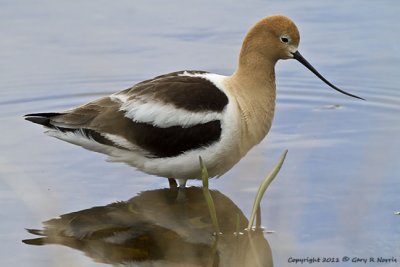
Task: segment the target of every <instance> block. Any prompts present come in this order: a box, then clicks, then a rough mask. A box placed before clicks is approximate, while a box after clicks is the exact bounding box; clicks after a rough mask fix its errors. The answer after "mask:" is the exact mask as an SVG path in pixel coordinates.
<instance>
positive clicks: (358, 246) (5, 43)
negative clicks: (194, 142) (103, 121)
mask: <svg viewBox="0 0 400 267" xmlns="http://www.w3.org/2000/svg"><path fill="white" fill-rule="evenodd" d="M0 7H1V8H0V18H1V23H0V32H1V41H0V59H1V64H0V80H1V83H0V123H1V139H0V149H1V153H0V190H1V193H0V198H1V203H2V204H1V209H0V216H1V219H2V223H1V224H0V236H1V239H2V241H3V243H2V244H3V245H2V246H1V250H0V259H1V260H0V262H1V265H2V266H9V265H11V264H13V265H14V266H101V265H105V264H104V263H98V262H95V261H93V259H96V257H93V255H89V254H87V255H84V254H83V253H82V252H79V251H77V250H72V249H69V248H66V247H65V246H56V245H53V246H42V247H34V246H28V245H26V244H24V243H22V242H21V240H25V239H29V238H34V237H35V236H33V235H31V234H29V233H27V232H26V231H25V230H24V228H34V229H41V228H42V224H41V222H42V221H45V220H49V219H51V218H54V217H57V216H59V215H61V214H66V213H70V212H74V211H81V210H84V209H89V208H91V207H94V206H105V205H107V204H109V203H112V202H115V201H125V200H128V199H131V198H135V197H138V193H140V192H142V191H150V192H152V191H154V190H157V189H160V188H164V187H166V186H167V183H166V181H165V180H164V179H163V178H157V177H150V176H148V175H145V174H142V173H140V172H137V171H135V170H134V169H132V168H130V167H128V166H125V165H122V164H110V163H106V162H104V159H105V157H104V156H102V155H99V154H96V153H93V152H88V151H85V150H83V149H81V148H79V147H75V146H72V145H70V144H67V143H63V142H60V141H59V140H56V139H53V138H50V137H47V136H45V135H44V134H43V133H42V130H41V129H40V128H39V127H38V126H37V125H33V124H31V123H28V122H26V121H24V120H23V119H22V117H21V116H22V115H23V114H26V113H30V112H41V111H57V110H62V109H66V108H69V107H71V106H74V105H78V104H81V103H84V102H86V101H89V100H92V99H94V98H97V97H100V96H103V95H106V94H108V93H111V92H114V91H117V90H120V89H124V88H126V87H128V86H130V85H132V84H134V83H136V82H138V81H141V80H143V79H146V78H150V77H153V76H155V75H158V74H160V73H167V72H170V71H176V70H182V69H200V70H207V71H212V72H217V73H221V74H230V73H231V72H232V71H233V69H234V67H235V63H236V60H237V54H238V52H239V48H240V43H241V41H242V38H243V35H244V34H245V32H246V31H247V29H248V28H249V27H250V26H251V25H252V24H253V23H254V22H256V21H257V20H258V19H260V18H261V17H263V16H265V15H269V14H275V13H282V14H285V15H288V16H290V17H291V18H292V19H293V20H294V21H295V22H296V23H297V25H298V27H299V29H300V32H301V36H302V41H301V44H300V51H301V52H302V54H303V55H304V56H305V57H306V58H307V59H308V60H309V61H310V62H311V63H312V64H313V65H314V66H315V67H316V68H317V69H318V70H319V71H320V72H321V73H322V74H324V75H325V76H326V77H327V78H328V79H329V80H331V81H332V82H333V83H335V84H336V85H337V86H339V87H341V88H343V89H345V90H347V91H349V92H351V93H354V94H356V95H359V96H362V97H364V98H366V99H367V101H358V100H355V99H351V98H348V97H346V96H343V95H341V94H338V93H336V92H334V91H333V90H330V89H329V88H327V86H326V85H325V84H323V83H322V82H321V81H319V80H318V79H317V78H316V77H314V76H313V75H312V74H311V73H310V72H309V71H308V70H306V69H305V68H304V67H303V66H301V65H300V64H298V63H297V62H294V61H285V62H280V63H278V65H277V87H278V100H277V109H276V117H275V120H274V123H273V127H272V129H271V131H270V133H269V135H268V137H267V138H266V139H265V140H264V141H263V142H262V143H261V144H260V145H259V146H257V147H256V148H254V149H253V150H252V151H251V152H250V153H249V154H248V155H247V156H246V157H245V158H244V159H243V160H242V161H241V162H240V163H239V164H238V165H237V166H235V167H234V168H233V169H232V170H231V171H230V172H228V173H227V174H225V175H224V176H223V177H222V178H221V179H218V180H213V181H211V188H214V189H216V190H218V193H219V194H222V195H223V196H224V197H226V198H228V199H227V201H228V200H229V203H231V204H232V205H234V206H235V205H236V206H237V207H236V208H237V210H235V212H234V213H238V211H241V212H242V213H243V216H244V217H243V218H242V217H241V218H242V219H243V220H244V221H245V220H246V218H245V217H247V218H248V216H249V215H250V211H251V208H252V202H253V199H254V196H255V193H256V190H257V188H258V185H259V184H260V182H261V181H262V179H263V177H264V176H265V175H266V174H267V173H268V171H269V170H270V169H271V168H272V166H273V165H274V163H275V162H276V160H277V159H278V157H279V155H280V154H281V153H282V152H283V151H284V149H289V153H288V156H287V159H286V161H285V164H284V166H283V168H282V170H281V172H280V174H279V175H278V177H277V179H276V180H275V181H274V182H273V183H272V185H271V187H270V188H269V189H268V191H267V193H266V196H265V198H264V199H263V202H262V204H261V208H262V224H263V226H264V227H265V229H266V230H272V231H274V233H272V234H266V233H265V234H264V235H263V237H262V240H264V241H265V242H264V241H262V242H261V243H262V244H263V246H265V244H266V245H267V246H269V247H270V249H271V251H272V261H273V263H274V266H296V265H298V264H294V263H288V259H289V258H290V257H292V258H305V257H321V258H322V257H334V258H336V257H337V258H339V260H340V261H341V260H342V258H343V257H349V258H350V260H351V259H353V258H354V257H359V258H367V259H369V258H370V257H384V258H392V257H395V258H396V259H397V261H398V262H400V246H399V237H400V227H399V225H400V217H399V216H396V215H394V212H396V211H398V210H400V204H399V203H400V194H398V191H399V189H400V182H399V181H400V180H399V177H400V164H399V156H398V153H399V152H400V142H399V140H398V137H399V134H400V116H399V112H400V90H399V88H400V78H399V75H398V73H399V70H400V45H399V44H400V36H399V35H398V34H396V33H397V32H398V25H397V21H398V14H399V12H400V5H399V4H396V3H394V2H393V1H379V2H377V1H361V0H350V1H346V2H343V3H341V4H338V3H337V2H334V1H330V2H327V1H316V0H313V1H307V2H306V3H301V4H300V3H293V2H289V1H282V2H280V3H276V2H273V1H255V0H253V1H243V2H242V3H237V4H232V3H231V2H229V1H219V2H218V4H216V3H215V2H208V1H199V2H193V3H190V4H189V3H186V4H183V6H182V4H178V3H175V2H171V1H169V2H168V3H167V4H165V3H164V1H146V3H145V2H142V3H136V2H135V3H134V2H132V1H118V3H113V4H111V2H108V1H85V2H82V3H79V4H76V3H72V2H63V3H61V2H59V1H58V2H55V1H18V2H17V1H14V2H11V1H9V2H0ZM205 18H206V19H205ZM190 185H199V183H198V182H190ZM227 205H228V204H227ZM202 214H203V215H204V216H206V215H207V214H204V212H203V213H202ZM199 216H200V215H199ZM160 220H161V219H160ZM161 226H162V225H161ZM186 235H189V236H190V234H187V233H186ZM202 235H205V236H207V234H204V233H202ZM185 240H186V241H187V240H188V239H187V238H186V239H185ZM228 244H229V243H228ZM268 244H269V245H268ZM209 245H212V244H209ZM228 248H229V246H228ZM261 248H262V246H261ZM264 249H265V248H264ZM265 251H268V249H266V250H265ZM92 258H93V259H92ZM97 260H99V259H97ZM398 264H399V263H392V264H386V265H385V264H382V263H380V264H374V263H371V262H369V263H368V264H367V266H398ZM332 265H334V266H349V265H350V264H349V263H344V262H339V263H335V264H329V263H326V264H319V265H315V264H314V266H332ZM360 265H361V263H360Z"/></svg>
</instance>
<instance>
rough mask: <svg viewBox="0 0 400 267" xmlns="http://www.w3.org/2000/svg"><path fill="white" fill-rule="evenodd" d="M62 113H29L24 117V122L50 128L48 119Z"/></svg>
mask: <svg viewBox="0 0 400 267" xmlns="http://www.w3.org/2000/svg"><path fill="white" fill-rule="evenodd" d="M61 114H62V113H55V112H47V113H31V114H26V115H24V117H25V120H27V121H30V122H33V123H37V124H40V125H43V126H46V127H52V125H51V124H50V118H51V117H54V116H58V115H61Z"/></svg>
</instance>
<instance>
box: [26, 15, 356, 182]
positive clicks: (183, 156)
mask: <svg viewBox="0 0 400 267" xmlns="http://www.w3.org/2000/svg"><path fill="white" fill-rule="evenodd" d="M299 40H300V36H299V32H298V30H297V27H296V25H295V24H294V23H293V22H292V21H291V20H289V19H288V18H286V17H284V16H270V17H266V18H264V19H262V20H261V21H259V22H258V23H257V24H256V25H254V27H252V28H251V29H250V31H249V32H248V34H247V35H246V37H245V39H244V41H243V45H242V48H241V51H240V56H239V63H238V66H237V68H236V71H235V72H234V73H233V74H232V75H231V76H222V75H217V74H213V73H207V72H204V71H180V72H174V73H169V74H166V75H161V76H158V77H155V78H154V79H151V80H147V81H143V82H140V83H138V84H136V85H134V86H133V87H131V88H129V89H126V90H124V91H121V92H118V93H115V94H112V95H110V96H108V97H104V98H101V99H98V100H95V101H92V102H89V103H87V104H85V105H82V106H79V107H77V108H74V109H70V110H66V111H63V112H60V113H36V114H28V115H26V119H27V120H29V121H32V122H34V123H38V124H42V125H44V126H45V127H46V128H47V129H48V131H47V133H48V134H49V135H51V136H54V137H57V138H59V139H62V140H64V141H67V142H70V143H73V144H77V145H80V146H82V147H84V148H87V149H90V150H93V151H97V152H102V153H105V154H107V155H109V159H110V161H119V162H125V163H128V164H130V165H132V166H135V167H136V168H138V169H140V170H142V171H144V172H146V173H149V174H154V175H158V176H163V177H168V178H176V179H179V180H180V181H181V183H182V184H184V183H185V182H186V180H187V179H196V178H199V174H200V171H199V164H198V156H199V155H201V156H202V158H203V160H204V162H205V164H206V166H207V168H208V171H209V174H210V176H211V177H213V176H220V175H222V174H223V173H225V172H226V171H228V170H229V169H230V168H231V167H232V166H233V165H234V164H236V163H237V162H238V161H239V160H240V159H241V158H242V157H243V156H244V155H245V154H246V153H247V152H248V151H249V150H250V149H251V148H252V147H253V146H254V145H256V144H258V143H259V142H260V141H261V140H262V139H263V138H264V137H265V135H266V134H267V133H268V131H269V129H270V127H271V123H272V119H273V115H274V109H275V72H274V67H275V64H276V62H277V61H278V60H279V59H292V58H294V59H297V60H298V61H300V62H301V63H302V64H303V65H305V66H306V67H307V68H308V69H310V70H311V71H312V72H314V73H315V74H316V75H317V76H318V77H319V78H321V79H322V80H323V81H324V82H326V83H327V84H328V85H329V86H331V87H332V88H334V89H335V90H338V91H340V92H342V93H345V94H347V95H350V96H353V97H357V96H354V95H351V94H349V93H346V92H344V91H342V90H340V89H338V88H336V87H335V86H334V85H332V84H330V83H329V82H328V81H327V80H325V78H324V77H322V76H321V75H320V74H319V73H318V72H317V71H316V70H315V69H314V68H313V67H312V66H311V65H310V64H309V63H308V62H307V61H306V60H305V59H304V58H303V57H302V56H301V54H300V53H299V51H298V50H297V47H298V45H299ZM357 98H358V97H357Z"/></svg>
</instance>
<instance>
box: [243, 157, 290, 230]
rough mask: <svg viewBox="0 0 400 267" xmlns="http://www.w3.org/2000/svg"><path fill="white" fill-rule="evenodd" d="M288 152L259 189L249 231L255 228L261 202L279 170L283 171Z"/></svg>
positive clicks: (248, 227)
mask: <svg viewBox="0 0 400 267" xmlns="http://www.w3.org/2000/svg"><path fill="white" fill-rule="evenodd" d="M287 152H288V150H287V149H286V150H285V152H283V154H282V156H281V157H280V158H279V160H278V163H277V164H276V165H275V167H274V168H273V170H272V171H271V172H270V173H269V174H268V175H267V176H266V177H265V179H264V181H263V182H262V183H261V185H260V187H259V188H258V191H257V195H256V198H255V200H254V204H253V209H252V211H251V216H250V220H249V224H248V226H247V229H249V230H250V229H251V228H252V227H253V224H254V218H255V217H256V214H257V209H258V207H259V206H260V202H261V200H262V198H263V196H264V193H265V191H266V190H267V188H268V186H269V185H270V184H271V182H272V181H273V180H274V179H275V177H276V175H277V174H278V172H279V170H280V169H281V167H282V164H283V162H284V161H285V158H286V154H287Z"/></svg>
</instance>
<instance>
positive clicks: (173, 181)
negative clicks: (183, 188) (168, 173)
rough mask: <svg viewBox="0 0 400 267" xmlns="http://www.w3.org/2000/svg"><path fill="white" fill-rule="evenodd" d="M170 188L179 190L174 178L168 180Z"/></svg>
mask: <svg viewBox="0 0 400 267" xmlns="http://www.w3.org/2000/svg"><path fill="white" fill-rule="evenodd" d="M168 184H169V188H177V187H178V184H177V183H176V180H175V179H174V178H168Z"/></svg>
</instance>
